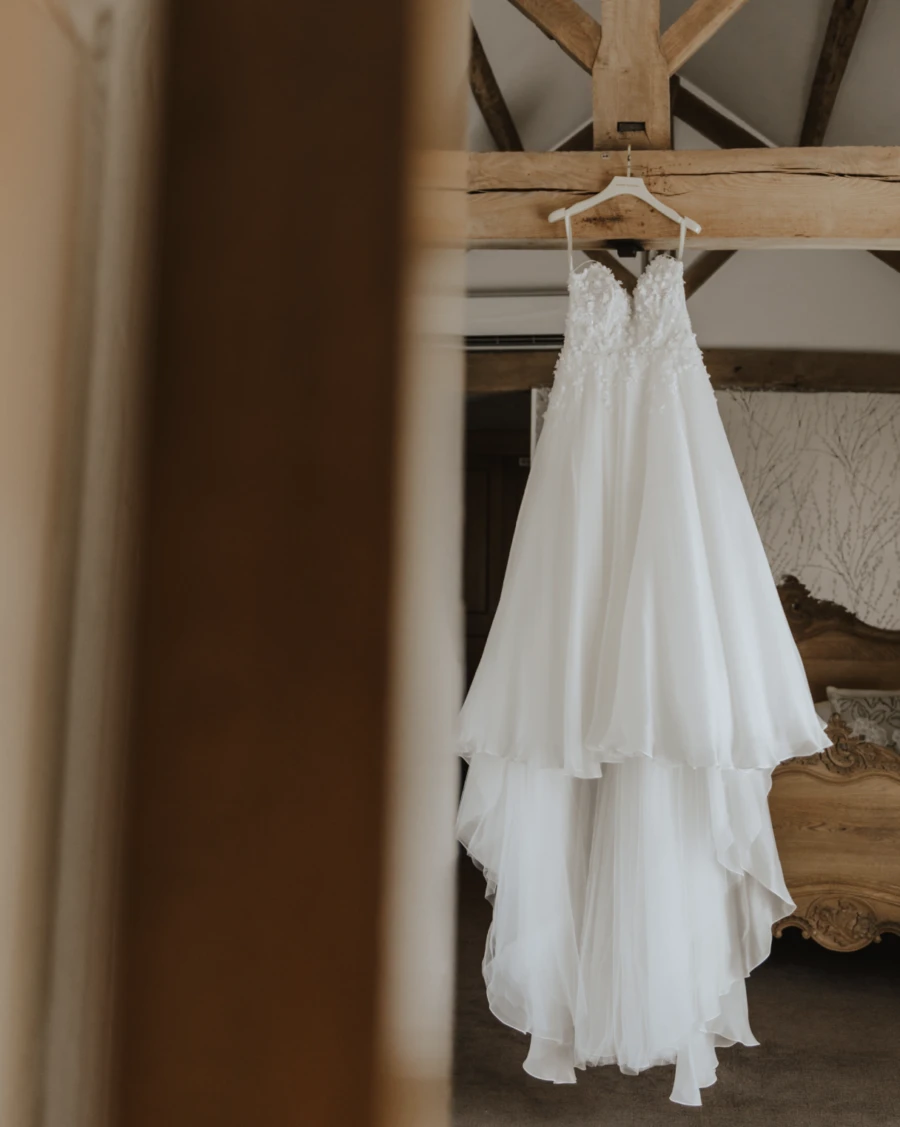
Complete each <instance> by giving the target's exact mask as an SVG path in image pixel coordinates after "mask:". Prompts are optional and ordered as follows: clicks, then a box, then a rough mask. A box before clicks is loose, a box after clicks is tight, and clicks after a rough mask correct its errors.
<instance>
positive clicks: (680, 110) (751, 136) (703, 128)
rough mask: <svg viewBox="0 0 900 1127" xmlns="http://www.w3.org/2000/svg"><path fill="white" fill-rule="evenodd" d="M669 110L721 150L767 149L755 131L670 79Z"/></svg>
mask: <svg viewBox="0 0 900 1127" xmlns="http://www.w3.org/2000/svg"><path fill="white" fill-rule="evenodd" d="M672 112H673V113H674V114H675V116H676V117H677V118H678V119H679V121H683V122H684V123H685V125H689V126H690V127H691V129H695V130H696V131H697V132H698V133H699V134H700V136H701V137H705V138H706V139H707V141H712V143H713V144H714V145H718V146H719V148H720V149H767V148H768V147H769V146H768V145H767V144H766V142H765V141H761V140H760V138H759V137H757V136H756V134H755V133H751V132H750V130H749V129H745V128H744V127H743V126H742V125H738V123H737V122H736V121H732V119H731V118H730V117H727V116H726V115H725V114H723V113H720V112H719V110H717V109H716V108H715V107H714V106H711V105H710V104H709V102H705V101H704V100H703V99H702V98H698V97H697V95H696V94H692V93H691V91H690V90H686V89H685V88H684V86H682V85H681V83H680V82H678V81H677V80H674V81H673V92H672Z"/></svg>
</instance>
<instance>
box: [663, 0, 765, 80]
mask: <svg viewBox="0 0 900 1127" xmlns="http://www.w3.org/2000/svg"><path fill="white" fill-rule="evenodd" d="M746 2H747V0H694V3H693V4H692V5H691V6H690V8H688V10H687V11H686V12H684V13H683V14H682V15H681V16H679V17H678V19H677V20H676V21H675V22H674V23H673V24H672V26H671V27H670V28H668V30H667V31H666V32H665V33H664V34H663V36H662V38H661V39H660V47H661V49H662V53H663V56H664V57H665V60H666V65H667V66H668V70H669V74H674V73H675V72H676V71H678V70H680V69H681V68H682V67H683V66H684V64H685V63H686V62H687V61H688V59H689V58H690V57H691V56H692V55H694V54H696V52H697V51H699V50H700V48H701V47H702V46H703V44H704V43H706V42H707V41H708V40H710V39H711V38H712V37H713V36H714V35H715V34H716V32H717V31H718V30H719V28H720V27H721V26H722V25H723V24H724V23H726V22H727V21H728V20H730V19H731V17H732V16H733V15H734V13H735V12H736V11H738V9H739V8H742V7H743V6H744V4H746Z"/></svg>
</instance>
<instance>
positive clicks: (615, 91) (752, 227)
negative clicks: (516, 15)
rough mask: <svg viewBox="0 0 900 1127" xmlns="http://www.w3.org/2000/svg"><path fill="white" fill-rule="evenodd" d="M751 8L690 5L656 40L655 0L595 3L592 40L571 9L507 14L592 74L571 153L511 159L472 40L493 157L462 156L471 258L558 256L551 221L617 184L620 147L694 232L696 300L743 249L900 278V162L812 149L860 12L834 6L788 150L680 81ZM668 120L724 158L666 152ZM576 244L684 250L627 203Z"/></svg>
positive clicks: (527, 3)
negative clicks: (865, 255)
mask: <svg viewBox="0 0 900 1127" xmlns="http://www.w3.org/2000/svg"><path fill="white" fill-rule="evenodd" d="M745 2H746V0H695V2H694V3H693V4H692V5H691V7H690V8H688V10H687V11H686V12H685V13H684V14H683V15H682V16H681V17H680V18H679V19H678V20H676V21H675V23H674V24H673V25H672V26H671V27H669V28H667V29H666V30H665V31H664V32H663V33H662V34H660V25H659V0H602V26H601V24H599V23H597V22H596V21H595V20H594V19H593V18H592V17H591V16H590V15H589V14H588V13H587V12H585V11H584V9H583V8H581V7H580V6H579V4H577V3H576V0H511V3H513V4H514V6H515V7H516V8H518V9H519V11H521V12H522V13H523V14H524V15H526V16H527V17H528V18H529V19H530V20H531V21H532V22H533V23H534V24H536V25H537V27H539V28H540V29H541V31H543V32H544V33H545V34H546V35H548V36H549V37H550V38H551V39H553V40H555V41H556V42H557V43H558V44H559V46H560V47H561V48H562V50H563V51H565V53H566V54H567V55H569V57H570V58H571V59H573V60H574V61H575V62H576V63H578V64H579V65H580V66H581V67H583V68H584V69H585V70H586V71H589V72H590V74H591V78H592V85H593V125H592V128H591V130H590V134H591V135H590V137H588V136H587V131H586V130H585V131H581V132H580V133H578V134H576V135H575V136H574V137H572V138H570V139H569V140H568V142H566V143H565V151H563V150H562V149H559V150H555V151H554V152H552V153H534V152H523V151H515V150H516V149H517V148H520V146H521V142H520V141H519V140H518V134H517V132H516V130H515V126H514V124H512V117H511V115H510V113H509V110H508V108H507V107H506V105H505V102H504V101H503V97H502V94H501V93H500V90H499V88H498V87H497V84H496V81H495V80H494V79H493V75H492V74H491V72H490V66H489V64H488V63H487V59H486V57H485V56H484V52H483V49H481V45H480V43H478V41H477V36H475V37H474V40H475V44H476V50H474V51H473V59H472V70H471V78H472V88H473V91H475V93H476V98H477V99H478V104H479V106H480V107H481V110H482V113H483V114H484V117H485V121H486V123H487V125H488V128H489V129H490V131H491V134H492V136H493V137H494V140H495V142H496V143H497V145H498V149H499V150H501V151H498V152H489V153H472V154H470V157H469V192H470V208H469V245H470V246H507V247H509V246H514V247H521V246H530V247H535V246H557V245H559V243H560V232H559V230H558V228H557V227H555V226H551V225H550V224H549V223H548V222H547V216H548V215H549V213H550V212H551V211H553V210H554V209H555V208H557V207H561V206H568V205H569V204H572V203H574V202H576V201H577V200H578V199H579V198H583V197H585V196H587V195H589V194H592V193H594V192H596V191H598V190H599V189H600V188H602V187H603V186H604V184H605V183H607V182H608V180H609V179H610V178H611V177H612V176H614V175H617V174H623V173H624V163H625V162H624V153H623V152H622V150H624V149H625V148H626V147H627V146H628V145H629V144H630V145H631V147H632V150H633V156H632V167H633V171H634V173H635V174H636V175H639V176H643V177H644V179H645V180H646V182H647V186H648V187H649V189H650V191H651V192H653V193H654V194H655V195H657V196H659V197H660V198H661V199H663V200H667V202H669V203H671V205H672V206H673V207H674V208H676V209H677V210H678V211H679V212H681V213H682V214H686V215H690V216H692V217H693V218H695V219H696V220H697V221H698V222H699V223H700V224H701V225H702V227H703V231H702V233H701V234H700V235H699V236H691V237H690V239H689V245H690V246H694V247H697V248H701V249H704V250H707V251H708V252H710V253H709V254H707V255H704V256H702V257H701V258H700V259H698V260H697V261H695V262H694V263H693V264H692V266H691V267H690V268H689V270H688V271H687V275H686V281H687V284H688V286H689V288H690V289H691V291H693V289H696V287H697V286H698V285H701V284H702V283H703V282H704V281H705V280H706V279H707V278H709V277H711V276H712V275H713V274H714V273H715V271H716V270H717V269H719V267H721V265H722V264H723V263H724V262H726V261H727V260H728V258H729V257H730V256H731V254H732V253H734V251H735V250H737V249H739V248H740V247H766V246H768V247H797V246H805V247H841V248H859V249H868V250H872V251H873V253H877V255H878V257H879V258H880V259H882V260H883V261H885V262H887V263H888V264H889V265H891V266H893V267H894V268H895V269H900V148H895V147H876V146H868V147H867V146H854V147H840V148H826V147H820V146H821V141H822V140H823V139H824V136H825V131H826V129H827V126H828V121H829V119H830V116H831V112H832V110H833V108H834V104H835V100H836V97H837V92H838V89H839V87H840V83H841V79H842V77H843V74H844V70H845V68H846V65H847V60H848V58H849V56H850V52H851V50H852V48H853V44H854V41H855V39H856V35H857V33H858V31H859V27H860V24H861V22H862V18H863V14H864V12H865V8H866V3H867V0H835V4H834V8H833V11H832V14H831V20H830V22H829V25H828V29H827V32H826V35H825V42H824V44H823V47H822V53H821V57H820V59H819V64H818V68H817V71H816V76H815V79H814V82H813V86H812V91H811V93H810V98H809V105H808V108H807V112H806V117H805V121H804V125H803V132H802V137H801V145H800V146H799V147H797V148H774V147H768V146H766V144H765V143H764V142H763V141H761V140H760V139H759V138H758V137H756V136H755V135H753V134H752V133H750V132H749V131H747V130H745V129H743V128H742V127H741V126H739V125H737V124H736V123H735V122H733V121H731V120H730V119H729V118H727V117H726V116H725V115H724V114H721V113H719V112H718V111H717V110H715V109H714V108H713V107H711V106H710V105H708V104H707V103H705V102H704V101H703V100H702V99H700V98H698V97H696V96H695V95H694V94H692V93H691V92H690V91H688V90H686V89H684V88H683V87H682V86H681V85H680V83H679V82H678V78H677V72H678V69H679V68H680V67H681V66H683V64H684V63H685V62H686V61H687V60H688V59H689V58H691V56H692V55H693V54H694V53H695V52H696V51H697V50H699V48H700V47H701V46H703V44H704V43H706V42H707V41H708V40H709V39H710V37H711V36H713V35H714V34H715V33H716V31H717V30H718V29H719V28H720V27H721V26H722V25H723V24H724V23H725V21H726V20H728V19H729V18H730V17H731V16H732V15H734V13H735V12H736V11H738V9H739V8H741V7H742V6H743V4H744V3H745ZM485 91H490V93H489V94H486V93H485ZM673 113H674V114H675V115H676V116H677V117H679V118H681V119H682V120H684V121H685V122H686V123H688V124H689V125H691V126H692V127H693V128H695V129H696V130H697V131H698V132H700V133H702V134H703V135H704V136H706V137H707V138H709V139H710V140H712V141H713V142H714V143H715V144H718V145H720V146H721V147H722V150H721V151H697V152H691V151H674V150H673V149H672V148H671V136H672V115H673ZM574 230H575V238H576V245H579V246H580V247H581V248H582V249H584V250H586V251H589V252H591V254H592V256H594V255H597V256H600V255H604V260H606V261H609V259H610V258H612V256H610V255H609V254H608V250H606V249H605V248H608V247H610V246H615V245H616V244H617V243H618V242H620V241H621V240H628V241H637V242H639V243H640V244H641V245H642V246H644V247H664V248H672V247H673V246H675V245H676V244H677V236H678V232H677V229H673V226H672V224H671V223H669V222H668V221H667V220H666V219H665V218H664V217H662V216H660V215H658V214H656V213H655V212H652V211H651V210H650V209H648V208H645V207H642V205H641V204H640V203H639V202H637V201H634V200H631V199H629V198H628V197H619V198H618V199H616V200H614V201H611V202H610V203H609V204H607V205H605V206H604V207H603V208H600V209H597V210H595V211H590V212H587V213H585V214H583V215H580V216H578V217H577V218H576V219H575V221H574ZM613 261H614V262H616V265H618V266H619V270H620V271H624V267H621V265H620V264H619V263H618V261H617V260H616V259H613ZM624 272H625V273H629V272H628V271H624Z"/></svg>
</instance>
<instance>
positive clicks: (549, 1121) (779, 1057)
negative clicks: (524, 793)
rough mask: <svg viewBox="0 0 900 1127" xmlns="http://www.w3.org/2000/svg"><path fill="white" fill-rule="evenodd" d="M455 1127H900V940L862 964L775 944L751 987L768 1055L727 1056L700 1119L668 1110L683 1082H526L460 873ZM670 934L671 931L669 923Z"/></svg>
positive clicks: (657, 1075)
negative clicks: (494, 1010)
mask: <svg viewBox="0 0 900 1127" xmlns="http://www.w3.org/2000/svg"><path fill="white" fill-rule="evenodd" d="M459 888H460V903H459V932H458V935H459V939H458V944H459V954H458V975H457V1010H456V1013H457V1021H456V1049H455V1068H454V1117H453V1124H454V1127H537V1125H538V1124H540V1125H548V1127H550V1125H552V1127H657V1125H662V1124H667V1125H668V1124H681V1123H684V1124H686V1123H692V1124H697V1125H702V1127H900V939H898V938H897V937H895V936H885V938H884V941H883V942H882V943H881V944H877V945H873V946H871V947H868V948H866V949H865V950H863V951H859V952H856V953H854V954H836V953H834V952H830V951H825V950H823V949H822V948H821V947H819V946H817V945H816V944H815V943H813V942H812V941H810V940H804V939H803V938H802V937H801V936H800V935H799V933H798V932H796V931H793V930H791V931H788V932H786V933H785V936H784V938H782V939H780V940H776V941H775V944H774V947H773V952H772V955H771V957H770V958H769V960H768V961H767V962H766V963H764V964H763V965H762V966H761V967H759V968H758V969H757V970H756V971H754V973H753V975H752V976H751V978H750V981H749V983H748V994H749V998H750V1016H751V1021H752V1025H753V1031H754V1033H755V1034H756V1036H757V1037H758V1038H759V1040H760V1042H761V1045H760V1047H759V1048H752V1049H748V1048H743V1047H742V1046H734V1047H733V1048H730V1049H721V1050H719V1062H720V1063H719V1072H718V1076H719V1080H718V1083H717V1084H716V1085H715V1086H714V1087H712V1088H709V1089H707V1090H706V1091H705V1092H704V1097H703V1107H702V1108H686V1107H680V1106H678V1105H677V1104H673V1103H671V1102H670V1100H669V1098H668V1097H669V1091H670V1089H671V1086H672V1075H673V1069H672V1068H671V1067H668V1068H656V1069H651V1070H650V1071H648V1072H645V1073H643V1074H642V1075H640V1076H623V1075H622V1074H621V1073H620V1072H619V1071H618V1070H617V1069H614V1068H595V1069H589V1070H587V1071H585V1072H578V1073H577V1075H578V1078H579V1079H578V1083H577V1084H574V1085H553V1084H546V1083H544V1082H542V1081H540V1080H535V1079H533V1078H532V1077H531V1076H528V1075H527V1074H526V1073H525V1072H523V1071H522V1061H523V1060H524V1059H525V1054H526V1052H527V1038H526V1037H524V1036H522V1035H521V1034H519V1033H516V1032H514V1031H513V1030H510V1029H507V1028H506V1027H505V1026H503V1025H501V1024H500V1023H499V1022H498V1021H497V1020H496V1019H495V1018H494V1017H493V1016H492V1015H491V1013H490V1011H489V1010H488V1008H487V1003H486V1002H485V998H484V984H483V982H482V979H481V958H482V954H483V950H484V940H485V935H486V933H487V928H488V925H489V923H490V905H489V904H488V903H487V902H486V901H485V900H484V898H483V897H484V883H483V881H482V878H481V875H480V874H479V873H478V872H477V871H476V870H475V868H474V867H473V866H472V865H471V863H470V862H468V861H464V862H463V863H462V865H461V869H460V883H459ZM660 926H664V923H663V921H660Z"/></svg>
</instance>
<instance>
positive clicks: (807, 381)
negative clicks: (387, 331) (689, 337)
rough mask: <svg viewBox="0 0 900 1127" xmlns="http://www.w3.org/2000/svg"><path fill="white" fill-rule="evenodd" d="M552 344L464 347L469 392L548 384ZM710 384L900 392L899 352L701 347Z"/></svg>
mask: <svg viewBox="0 0 900 1127" xmlns="http://www.w3.org/2000/svg"><path fill="white" fill-rule="evenodd" d="M558 355H559V353H558V352H556V351H555V350H553V349H545V350H542V351H541V350H536V349H534V350H528V351H522V352H511V351H506V352H503V351H497V352H477V351H473V352H467V353H466V389H467V390H468V391H469V392H481V393H489V392H504V391H527V390H529V389H530V388H533V387H549V386H550V385H551V384H552V383H553V369H554V367H555V365H556V358H557V356H558ZM703 359H704V362H705V363H706V367H707V370H708V371H709V375H710V380H711V382H712V385H713V387H715V388H717V389H722V390H730V391H854V392H856V391H859V392H880V393H887V394H900V355H898V354H896V353H890V352H828V351H822V350H818V349H781V348H705V349H704V350H703Z"/></svg>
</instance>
